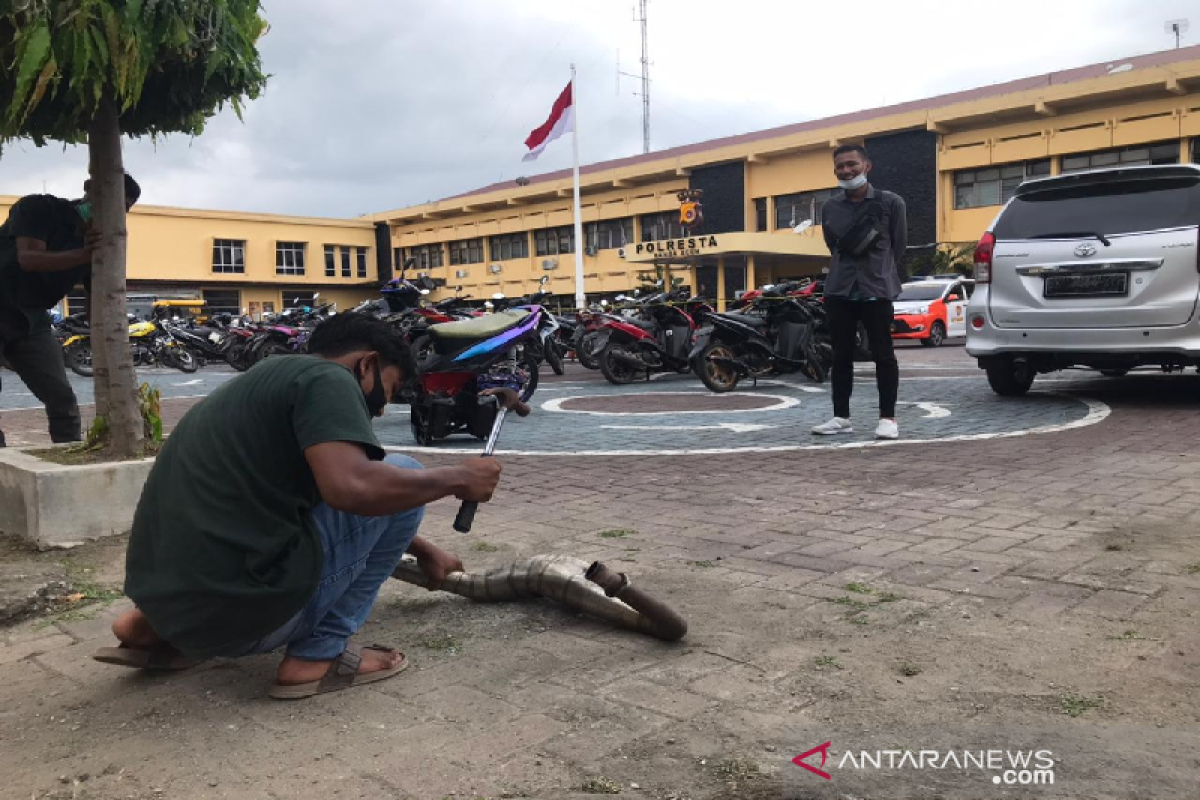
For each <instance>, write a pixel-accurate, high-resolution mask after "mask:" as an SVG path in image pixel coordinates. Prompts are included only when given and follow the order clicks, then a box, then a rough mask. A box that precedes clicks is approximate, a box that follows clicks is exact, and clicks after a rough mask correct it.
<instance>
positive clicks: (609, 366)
mask: <svg viewBox="0 0 1200 800" xmlns="http://www.w3.org/2000/svg"><path fill="white" fill-rule="evenodd" d="M622 349H624V348H622V347H620V346H618V345H612V344H610V345H608V346H607V347H605V348H604V349H603V350H601V351H600V355H599V356H598V357H597V359H596V360H597V361H599V362H600V374H601V375H603V376H604V379H605V380H606V381H608V382H609V383H611V384H614V385H616V386H625V385H626V384H630V383H633V382H634V381H636V380H637V379H638V377H639V376H640V375H641V373H642V372H644V370H639V369H634V368H633V367H631V366H629V365H627V364H622V363H621V362H620V361H618V360H617V359H616V358H615V357H614V356H615V353H616V351H617V350H622Z"/></svg>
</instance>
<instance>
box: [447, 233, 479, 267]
mask: <svg viewBox="0 0 1200 800" xmlns="http://www.w3.org/2000/svg"><path fill="white" fill-rule="evenodd" d="M450 263H451V264H480V263H483V239H481V238H475V239H462V240H460V241H457V242H451V243H450Z"/></svg>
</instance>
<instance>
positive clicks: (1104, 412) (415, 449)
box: [383, 392, 1112, 457]
mask: <svg viewBox="0 0 1200 800" xmlns="http://www.w3.org/2000/svg"><path fill="white" fill-rule="evenodd" d="M1031 394H1033V395H1035V396H1036V395H1041V396H1047V397H1062V398H1066V399H1068V400H1075V401H1077V402H1079V403H1082V404H1083V405H1084V406H1086V407H1087V414H1086V415H1084V416H1083V417H1081V418H1080V419H1077V420H1072V421H1071V422H1061V423H1053V424H1050V425H1042V426H1039V427H1036V428H1027V429H1025V430H1020V431H1001V432H997V433H970V434H962V435H959V436H935V437H932V438H927V439H890V440H880V439H875V440H870V441H857V442H845V443H843V444H785V445H773V446H768V447H756V446H749V447H705V448H694V449H677V450H670V449H661V450H573V451H562V450H508V449H504V450H497V451H496V455H507V456H539V457H540V456H707V455H736V454H738V453H794V452H799V451H804V450H862V449H866V448H868V447H903V446H905V445H914V444H940V443H942V442H980V441H985V440H988V439H1012V438H1016V437H1018V436H1031V435H1034V434H1043V433H1061V432H1062V431H1069V430H1074V429H1076V428H1086V427H1088V426H1091V425H1095V424H1097V423H1099V422H1103V421H1104V420H1105V419H1107V418H1108V415H1109V414H1111V413H1112V409H1111V408H1109V407H1108V406H1107V405H1106V404H1104V403H1102V402H1100V401H1099V400H1093V399H1091V398H1089V397H1072V396H1071V395H1066V394H1063V393H1061V392H1033V393H1031ZM551 402H553V401H551ZM383 449H384V450H386V451H388V452H391V453H420V452H426V453H428V452H430V450H431V449H433V448H429V447H421V446H419V445H389V446H386V447H384V448H383ZM463 449H465V448H463ZM457 450H458V448H455V450H449V449H447V450H443V451H442V452H455V451H457Z"/></svg>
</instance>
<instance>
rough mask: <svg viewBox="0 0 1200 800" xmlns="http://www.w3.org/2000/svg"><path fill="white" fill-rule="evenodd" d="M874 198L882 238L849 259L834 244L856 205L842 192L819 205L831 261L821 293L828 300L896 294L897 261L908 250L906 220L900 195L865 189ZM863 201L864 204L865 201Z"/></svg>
mask: <svg viewBox="0 0 1200 800" xmlns="http://www.w3.org/2000/svg"><path fill="white" fill-rule="evenodd" d="M875 197H878V198H879V199H880V201H881V202H882V203H883V231H881V233H883V234H884V235H883V236H880V237H879V241H878V242H877V243H876V244H875V246H873V247H872V248H871V249H870V250H868V251H867V252H866V253H863V254H862V255H861V256H850V255H846V254H844V253H841V252H839V251H838V249H837V241H838V238H839V237H840V236H842V235H843V234H844V233H845V232H846V230H847V229H848V228H849V227H850V224H851V222H852V221H853V219H854V212H855V211H856V210H857V209H858V207H859V205H860V203H854V202H851V201H850V200H848V199H846V193H845V192H841V193H839V194H836V195H834V196H833V197H831V198H830V199H829V200H826V201H825V204H824V205H823V206H821V225H822V230H823V231H824V234H825V244H826V245H827V246H828V247H829V252H830V253H831V254H832V256H833V259H832V261H830V264H829V276H828V277H827V278H826V279H825V294H826V295H829V296H830V297H850V296H851V295H852V294H854V295H855V296H856V297H857V296H861V297H878V298H888V299H889V300H890V299H894V298H895V297H896V295H898V294H900V273H899V264H900V260H901V259H902V258H904V251H905V249H906V248H907V247H908V219H907V215H906V211H905V207H904V201H903V200H902V199H901V198H900V195H898V194H895V193H893V192H886V191H884V190H882V189H876V188H875V187H874V186H868V187H867V199H871V198H875ZM863 202H866V201H865V200H864V201H863Z"/></svg>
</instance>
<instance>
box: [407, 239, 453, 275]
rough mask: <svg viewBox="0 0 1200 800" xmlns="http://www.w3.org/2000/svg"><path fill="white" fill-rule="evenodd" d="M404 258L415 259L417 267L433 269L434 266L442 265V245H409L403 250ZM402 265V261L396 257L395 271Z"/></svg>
mask: <svg viewBox="0 0 1200 800" xmlns="http://www.w3.org/2000/svg"><path fill="white" fill-rule="evenodd" d="M404 257H405V258H406V259H409V258H414V259H416V261H417V263H416V265H415V266H416V268H417V269H433V268H434V267H440V266H443V264H444V262H443V261H442V258H443V256H442V246H441V245H440V244H423V245H421V246H420V247H410V248H408V249H407V250H405V251H404ZM403 266H404V261H402V260H400V259H399V258H397V259H396V271H397V272H398V271H399V270H400V268H401V267H403Z"/></svg>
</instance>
